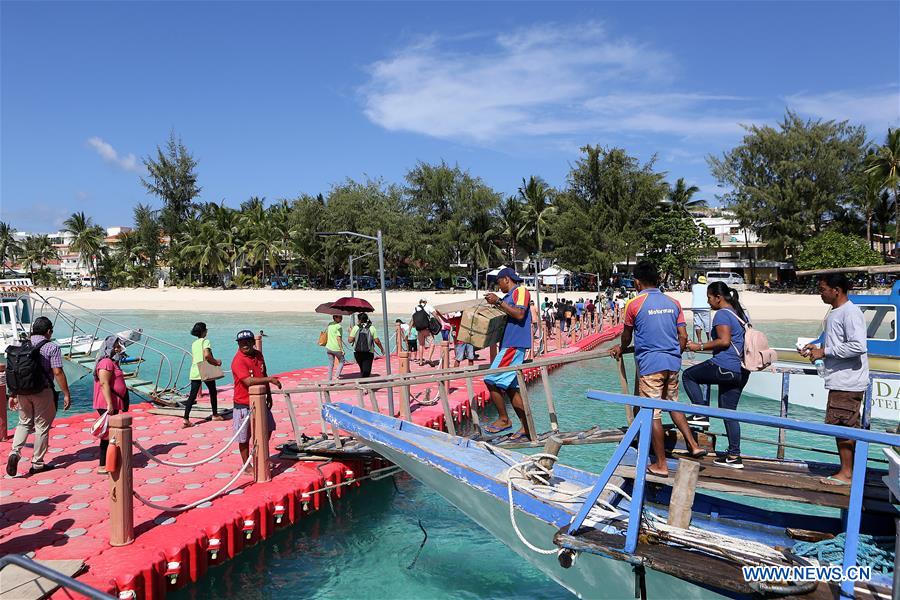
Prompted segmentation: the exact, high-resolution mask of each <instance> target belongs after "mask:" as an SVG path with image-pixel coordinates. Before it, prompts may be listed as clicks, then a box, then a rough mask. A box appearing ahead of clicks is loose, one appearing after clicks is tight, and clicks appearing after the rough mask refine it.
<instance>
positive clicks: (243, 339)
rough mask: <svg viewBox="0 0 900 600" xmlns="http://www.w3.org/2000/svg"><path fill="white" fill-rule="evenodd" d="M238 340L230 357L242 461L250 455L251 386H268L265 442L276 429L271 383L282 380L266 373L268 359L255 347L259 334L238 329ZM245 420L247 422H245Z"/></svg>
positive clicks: (278, 384) (234, 415)
mask: <svg viewBox="0 0 900 600" xmlns="http://www.w3.org/2000/svg"><path fill="white" fill-rule="evenodd" d="M235 341H236V342H237V345H238V351H237V353H236V354H235V355H234V358H233V359H232V360H231V374H232V376H233V377H234V395H233V397H232V400H233V402H234V410H233V412H232V413H231V419H232V421H231V423H232V429H233V431H234V432H235V433H237V432H238V431H240V433H238V437H237V441H238V449H239V450H240V452H241V464H244V463H246V462H247V460H248V459H249V457H250V421H249V419H247V415H249V414H250V387H251V386H254V385H264V386H266V420H267V421H268V430H269V431H268V432H267V435H266V444H267V445H268V443H269V439H270V438H271V437H272V432H273V431H275V418H274V417H273V416H272V391H271V388H270V387H269V386H272V385H274V386H275V387H277V388H278V389H281V381H279V380H278V378H277V377H269V375H268V373H267V372H266V359H265V358H264V357H263V354H262V352H260V351H259V350H257V349H256V347H255V344H256V336H255V335H253V332H252V331H250V330H249V329H242V330H241V331H239V332H238V334H237V337H236V338H235ZM244 421H246V423H245V422H244ZM245 473H247V474H248V475H250V474H252V473H253V470H252V469H251V468H250V466H249V465H248V467H247V469H246V470H245Z"/></svg>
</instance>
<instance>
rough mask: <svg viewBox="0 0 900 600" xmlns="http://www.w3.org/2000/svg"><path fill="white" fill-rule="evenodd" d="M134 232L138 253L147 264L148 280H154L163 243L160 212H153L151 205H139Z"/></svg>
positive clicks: (136, 209) (135, 213)
mask: <svg viewBox="0 0 900 600" xmlns="http://www.w3.org/2000/svg"><path fill="white" fill-rule="evenodd" d="M134 232H135V236H136V239H137V243H138V247H137V249H136V252H137V253H139V254H140V260H141V261H142V262H146V266H147V271H148V273H149V277H148V279H154V278H155V277H156V270H157V263H158V261H159V257H160V252H161V250H162V242H161V241H160V238H161V237H162V228H161V227H160V222H159V212H158V211H156V210H153V208H152V207H151V206H150V205H149V204H141V203H139V204H138V205H137V206H135V207H134ZM147 283H150V282H147Z"/></svg>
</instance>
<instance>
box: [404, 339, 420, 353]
mask: <svg viewBox="0 0 900 600" xmlns="http://www.w3.org/2000/svg"><path fill="white" fill-rule="evenodd" d="M406 343H407V345H408V346H409V351H410V352H415V351H416V350H418V349H419V340H406Z"/></svg>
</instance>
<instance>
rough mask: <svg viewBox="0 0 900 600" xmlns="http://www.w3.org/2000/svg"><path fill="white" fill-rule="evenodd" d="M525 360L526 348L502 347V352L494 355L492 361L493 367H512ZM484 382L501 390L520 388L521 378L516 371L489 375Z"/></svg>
mask: <svg viewBox="0 0 900 600" xmlns="http://www.w3.org/2000/svg"><path fill="white" fill-rule="evenodd" d="M523 362H525V348H500V352H498V353H497V356H495V357H494V362H492V363H491V368H492V369H499V368H500V367H511V366H514V365H521V364H522V363H523ZM484 382H485V383H486V384H487V385H490V386H493V387H496V388H500V389H501V390H517V389H519V380H518V378H517V377H516V372H515V371H507V372H506V373H495V374H494V375H488V376H486V377H485V378H484Z"/></svg>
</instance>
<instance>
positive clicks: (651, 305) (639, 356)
mask: <svg viewBox="0 0 900 600" xmlns="http://www.w3.org/2000/svg"><path fill="white" fill-rule="evenodd" d="M658 283H659V274H658V272H657V270H656V267H655V266H654V265H653V263H650V262H647V261H641V262H639V263H638V264H637V265H636V266H635V267H634V285H635V287H636V288H637V290H638V295H637V296H635V297H634V299H632V300H630V301H629V302H628V304H627V305H626V307H625V327H624V329H623V330H622V338H621V343H620V344H619V345H618V346H614V347H613V348H611V349H610V355H612V357H613V358H615V359H616V360H619V359H620V357H621V356H622V350H623V349H624V348H627V347H628V346H630V345H631V341H632V339H633V340H634V360H635V363H636V364H637V370H638V376H637V381H635V388H636V395H637V396H641V397H643V398H659V399H661V400H674V401H677V400H678V372H679V371H681V353H682V352H683V351H684V348H685V345H686V344H687V331H686V330H685V321H684V312H683V311H682V310H681V305H680V304H679V303H678V301H677V300H674V299H672V298H670V297H668V296H666V295H665V294H663V293H662V292H660V291H659V288H657V285H658ZM669 415H670V416H671V418H672V422H673V423H675V426H676V427H678V430H679V431H680V432H681V435H682V436H683V437H684V441H685V443H686V444H687V447H688V452H689V453H690V456H691V458H700V457H702V456H705V455H706V450H704V449H702V448H700V446H699V445H698V444H697V442H696V441H695V440H694V435H693V433H691V428H690V426H689V425H688V422H687V419H686V418H685V416H684V414H683V413H680V412H671V413H669ZM651 439H652V446H653V454H654V455H656V463H654V465H652V466H650V467H648V468H647V470H648V471H649V472H650V473H652V474H653V475H658V476H660V477H667V476H668V475H669V468H668V465H666V449H665V432H664V431H663V426H662V411H661V410H654V411H653V435H652V438H651Z"/></svg>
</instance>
